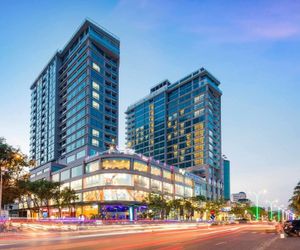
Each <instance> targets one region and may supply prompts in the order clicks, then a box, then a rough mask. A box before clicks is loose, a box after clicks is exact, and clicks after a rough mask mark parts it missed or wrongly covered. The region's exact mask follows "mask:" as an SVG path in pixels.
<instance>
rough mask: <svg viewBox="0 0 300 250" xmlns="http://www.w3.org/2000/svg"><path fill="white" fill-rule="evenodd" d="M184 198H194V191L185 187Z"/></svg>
mask: <svg viewBox="0 0 300 250" xmlns="http://www.w3.org/2000/svg"><path fill="white" fill-rule="evenodd" d="M184 196H185V197H192V196H193V189H192V188H190V187H184Z"/></svg>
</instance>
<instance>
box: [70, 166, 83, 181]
mask: <svg viewBox="0 0 300 250" xmlns="http://www.w3.org/2000/svg"><path fill="white" fill-rule="evenodd" d="M71 175H72V178H73V177H76V176H80V175H82V165H80V166H77V167H73V168H72V169H71Z"/></svg>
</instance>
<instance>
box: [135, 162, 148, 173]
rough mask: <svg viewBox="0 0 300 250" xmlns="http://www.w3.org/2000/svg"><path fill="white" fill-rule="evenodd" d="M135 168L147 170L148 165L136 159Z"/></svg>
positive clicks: (141, 170) (142, 170)
mask: <svg viewBox="0 0 300 250" xmlns="http://www.w3.org/2000/svg"><path fill="white" fill-rule="evenodd" d="M133 169H134V170H136V171H140V172H147V171H148V165H147V164H146V163H145V162H140V161H134V164H133Z"/></svg>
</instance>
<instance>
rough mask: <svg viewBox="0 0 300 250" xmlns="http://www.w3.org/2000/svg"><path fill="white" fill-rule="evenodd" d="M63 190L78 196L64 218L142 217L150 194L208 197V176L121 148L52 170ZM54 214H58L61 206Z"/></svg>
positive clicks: (66, 209) (64, 214)
mask: <svg viewBox="0 0 300 250" xmlns="http://www.w3.org/2000/svg"><path fill="white" fill-rule="evenodd" d="M50 176H51V180H52V181H59V182H61V183H62V184H61V189H63V188H65V187H70V188H71V189H74V190H75V191H76V193H77V195H78V200H77V201H76V203H75V204H74V206H72V207H71V208H62V209H61V214H62V216H63V217H64V216H65V217H68V216H72V217H74V216H76V217H78V216H80V215H84V216H85V217H86V218H99V219H138V218H143V215H144V214H145V212H146V209H147V207H146V204H145V200H146V198H147V197H148V195H149V193H157V194H161V195H163V196H164V198H165V199H174V198H184V197H186V198H187V197H192V196H198V195H203V196H206V182H205V179H203V178H201V177H199V176H196V175H193V174H190V173H186V172H184V171H182V170H180V169H177V168H175V167H173V166H168V165H166V164H163V163H160V162H158V161H155V160H152V159H151V158H147V157H144V156H142V155H138V154H134V153H124V152H120V151H113V152H105V153H102V154H99V155H97V156H94V157H89V158H87V159H85V162H84V163H83V164H81V165H79V166H73V167H70V166H67V167H65V168H62V169H60V170H57V171H54V172H51V173H50ZM50 216H53V217H58V216H59V210H58V209H57V208H52V209H50Z"/></svg>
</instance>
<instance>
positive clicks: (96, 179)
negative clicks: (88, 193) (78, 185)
mask: <svg viewBox="0 0 300 250" xmlns="http://www.w3.org/2000/svg"><path fill="white" fill-rule="evenodd" d="M95 186H100V175H99V174H96V175H92V176H89V177H86V178H84V179H83V187H84V188H90V187H95Z"/></svg>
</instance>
